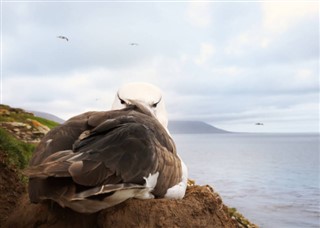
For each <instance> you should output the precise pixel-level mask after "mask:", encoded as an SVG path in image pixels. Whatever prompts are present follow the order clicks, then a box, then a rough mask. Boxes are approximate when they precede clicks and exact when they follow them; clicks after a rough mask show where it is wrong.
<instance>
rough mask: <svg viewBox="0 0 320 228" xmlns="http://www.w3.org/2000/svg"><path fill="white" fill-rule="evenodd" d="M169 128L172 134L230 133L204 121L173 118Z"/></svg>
mask: <svg viewBox="0 0 320 228" xmlns="http://www.w3.org/2000/svg"><path fill="white" fill-rule="evenodd" d="M168 128H169V131H170V133H171V134H216V133H220V134H221V133H230V132H228V131H225V130H222V129H219V128H216V127H214V126H212V125H210V124H207V123H205V122H202V121H188V120H171V121H169V124H168Z"/></svg>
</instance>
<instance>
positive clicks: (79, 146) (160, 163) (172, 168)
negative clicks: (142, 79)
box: [25, 83, 188, 213]
mask: <svg viewBox="0 0 320 228" xmlns="http://www.w3.org/2000/svg"><path fill="white" fill-rule="evenodd" d="M167 125H168V119H167V114H166V110H165V104H164V99H163V97H162V94H161V91H160V90H159V89H158V88H157V87H155V86H153V85H151V84H147V83H130V84H127V85H125V86H123V87H121V88H120V89H119V90H118V92H117V94H116V96H115V100H114V103H113V106H112V110H110V111H100V112H98V111H96V112H86V113H83V114H81V115H78V116H75V117H73V118H71V119H69V120H68V121H66V122H65V123H64V124H62V125H60V126H58V127H56V128H54V129H53V130H51V131H50V132H49V133H48V134H47V135H46V136H45V137H44V138H43V139H42V141H41V142H40V144H39V145H38V147H37V148H36V150H35V152H34V154H33V157H32V159H31V161H30V167H29V168H27V169H26V170H25V174H27V175H28V176H29V197H30V200H31V202H33V203H39V202H42V201H45V200H48V199H49V200H53V201H56V202H57V203H59V204H60V205H61V206H62V207H69V208H71V209H73V210H75V211H78V212H81V213H94V212H97V211H99V210H102V209H104V208H108V207H111V206H114V205H116V204H119V203H121V202H123V201H125V200H127V199H129V198H139V199H152V198H155V197H156V198H170V199H182V198H183V197H184V195H185V191H186V187H187V175H188V172H187V167H186V166H185V164H184V163H183V161H182V160H181V159H180V157H179V155H178V154H177V151H176V146H175V143H174V141H173V139H172V138H171V136H170V133H169V131H168V128H167Z"/></svg>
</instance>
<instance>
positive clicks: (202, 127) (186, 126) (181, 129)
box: [30, 111, 230, 134]
mask: <svg viewBox="0 0 320 228" xmlns="http://www.w3.org/2000/svg"><path fill="white" fill-rule="evenodd" d="M30 112H32V113H33V114H34V115H35V116H39V117H42V118H45V119H48V120H52V121H55V122H57V123H60V124H61V123H63V122H65V120H63V119H61V118H59V117H57V116H55V115H52V114H50V113H45V112H38V111H30ZM168 125H169V126H168V128H169V131H170V133H171V134H215V133H230V132H228V131H225V130H222V129H219V128H216V127H214V126H212V125H210V124H207V123H205V122H202V121H188V120H170V121H169V124H168Z"/></svg>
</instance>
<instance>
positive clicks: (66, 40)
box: [57, 36, 69, 41]
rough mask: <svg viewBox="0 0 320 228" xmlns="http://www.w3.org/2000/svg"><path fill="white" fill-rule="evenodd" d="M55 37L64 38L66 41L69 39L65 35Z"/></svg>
mask: <svg viewBox="0 0 320 228" xmlns="http://www.w3.org/2000/svg"><path fill="white" fill-rule="evenodd" d="M57 38H59V39H64V40H66V41H69V39H68V37H65V36H57Z"/></svg>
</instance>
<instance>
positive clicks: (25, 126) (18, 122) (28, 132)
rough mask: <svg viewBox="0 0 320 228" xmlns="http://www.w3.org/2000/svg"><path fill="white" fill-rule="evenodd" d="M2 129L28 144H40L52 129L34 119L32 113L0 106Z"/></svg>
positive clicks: (0, 125) (0, 124)
mask: <svg viewBox="0 0 320 228" xmlns="http://www.w3.org/2000/svg"><path fill="white" fill-rule="evenodd" d="M0 117H1V121H0V127H1V128H4V129H6V130H7V131H8V132H10V133H11V134H12V135H14V136H15V137H16V138H18V139H19V140H22V141H24V142H26V143H39V142H40V140H41V138H42V137H43V136H44V135H45V134H47V133H48V132H49V131H50V128H49V127H47V126H46V125H44V124H42V123H40V122H39V121H38V120H36V119H34V118H35V117H34V115H33V114H32V113H29V112H26V111H24V110H22V109H19V108H11V107H9V106H5V105H1V106H0Z"/></svg>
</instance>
